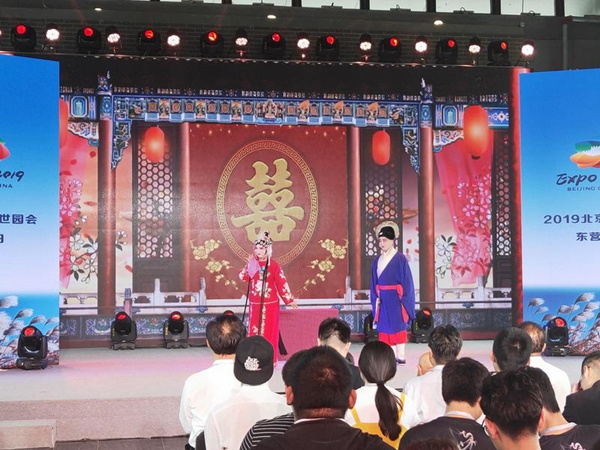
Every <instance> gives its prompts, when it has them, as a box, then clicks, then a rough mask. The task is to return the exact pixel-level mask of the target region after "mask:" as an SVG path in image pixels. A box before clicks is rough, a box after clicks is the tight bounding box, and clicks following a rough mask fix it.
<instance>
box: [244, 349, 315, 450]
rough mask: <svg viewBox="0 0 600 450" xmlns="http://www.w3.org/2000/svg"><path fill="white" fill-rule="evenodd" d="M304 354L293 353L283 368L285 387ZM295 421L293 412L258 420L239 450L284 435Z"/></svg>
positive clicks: (247, 448) (248, 449) (248, 448)
mask: <svg viewBox="0 0 600 450" xmlns="http://www.w3.org/2000/svg"><path fill="white" fill-rule="evenodd" d="M304 352H306V350H300V351H298V352H296V353H294V354H293V355H292V356H291V357H290V359H288V360H287V362H286V363H285V365H284V366H283V369H282V370H281V378H283V383H284V384H285V385H286V387H287V386H290V385H291V379H292V371H293V370H294V367H295V365H296V364H297V363H298V360H299V359H300V357H301V356H302V355H303V354H304ZM295 420H296V419H295V418H294V413H293V412H289V413H287V414H284V415H282V416H277V417H274V418H273V419H265V420H259V421H258V422H256V424H255V425H254V426H253V427H252V428H250V431H248V433H247V434H246V437H245V438H244V440H243V441H242V445H241V447H240V450H250V449H251V448H252V447H254V446H255V445H256V444H258V443H259V442H260V441H262V440H263V439H266V438H268V437H271V436H276V435H279V434H283V433H285V432H286V431H287V430H288V429H289V428H290V427H291V426H292V425H293V424H294V421H295Z"/></svg>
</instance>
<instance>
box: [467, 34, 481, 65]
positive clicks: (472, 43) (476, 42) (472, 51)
mask: <svg viewBox="0 0 600 450" xmlns="http://www.w3.org/2000/svg"><path fill="white" fill-rule="evenodd" d="M467 50H469V55H471V64H472V65H474V66H476V65H477V63H478V60H479V53H481V39H479V38H478V37H477V36H473V37H472V38H471V39H469V46H468V47H467Z"/></svg>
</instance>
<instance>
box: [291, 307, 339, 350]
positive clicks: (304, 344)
mask: <svg viewBox="0 0 600 450" xmlns="http://www.w3.org/2000/svg"><path fill="white" fill-rule="evenodd" d="M338 315H339V311H338V310H337V309H334V308H299V309H290V308H288V309H283V310H281V311H280V315H279V332H280V333H281V338H282V339H283V343H284V345H285V348H286V350H287V355H280V356H279V359H280V360H286V359H288V358H289V357H290V356H292V355H293V354H294V353H296V352H297V351H298V350H304V349H307V348H311V347H314V346H315V345H317V337H318V333H319V325H320V324H321V322H322V321H323V320H325V319H327V318H328V317H338Z"/></svg>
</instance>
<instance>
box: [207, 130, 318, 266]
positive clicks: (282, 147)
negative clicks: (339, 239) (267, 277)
mask: <svg viewBox="0 0 600 450" xmlns="http://www.w3.org/2000/svg"><path fill="white" fill-rule="evenodd" d="M260 151H271V152H276V153H282V154H283V155H284V156H285V157H286V160H289V161H291V162H293V163H295V164H296V166H297V168H298V169H299V170H300V172H301V173H302V175H303V176H304V180H305V181H306V187H305V188H304V189H303V190H305V191H307V192H308V196H309V199H310V212H309V214H308V221H307V224H306V228H305V230H304V232H303V234H302V237H301V238H300V240H299V241H298V242H297V243H296V244H295V245H293V247H292V248H291V250H289V251H288V252H287V253H284V254H283V255H281V256H278V255H276V258H277V261H278V262H279V263H280V264H281V265H285V264H288V263H289V262H291V261H293V260H294V259H295V258H296V257H297V256H298V255H299V254H300V253H302V251H303V250H304V249H305V248H306V246H307V245H308V243H309V242H310V239H311V237H312V235H313V233H314V231H315V227H316V225H317V216H318V209H319V197H318V194H317V185H316V183H315V179H314V177H313V175H312V172H311V171H310V169H309V167H308V165H307V164H306V161H304V159H303V158H302V157H301V156H300V155H299V154H298V152H296V151H295V150H294V149H293V148H291V147H290V146H289V145H286V144H284V143H282V142H278V141H273V140H260V141H255V142H251V143H250V144H247V145H245V146H244V147H242V148H241V149H240V150H238V151H237V152H236V153H235V155H233V157H232V158H231V159H230V160H229V161H228V162H227V165H226V166H225V169H224V170H223V173H222V174H221V177H220V179H219V185H218V188H217V220H218V222H219V228H220V229H221V232H222V233H223V236H224V238H225V242H227V245H228V246H229V248H231V250H232V251H233V252H234V253H235V254H236V255H237V256H238V257H239V258H240V259H242V260H246V259H248V256H249V253H248V251H247V250H244V248H243V247H242V246H241V245H240V244H239V243H238V242H237V241H236V239H235V238H234V236H233V234H232V232H231V229H230V223H231V219H232V218H233V217H228V213H227V212H226V209H225V204H226V191H227V186H228V185H229V184H230V180H231V175H232V173H233V172H234V170H235V169H236V167H238V165H239V164H240V162H241V161H242V160H243V159H244V158H246V157H247V156H249V155H252V154H253V153H256V152H260ZM246 182H248V181H246ZM246 187H248V185H247V184H246ZM230 215H231V216H233V215H232V214H230ZM304 217H305V218H306V215H305V216H304ZM302 221H304V219H303V220H302ZM260 231H264V230H259V232H260ZM274 240H275V239H274ZM248 241H249V244H252V243H253V241H254V237H252V238H250V237H248Z"/></svg>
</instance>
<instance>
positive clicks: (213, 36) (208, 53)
mask: <svg viewBox="0 0 600 450" xmlns="http://www.w3.org/2000/svg"><path fill="white" fill-rule="evenodd" d="M200 54H201V55H202V57H203V58H220V57H221V56H223V36H221V34H220V33H217V32H216V31H215V30H210V31H207V32H206V33H204V34H203V35H202V37H201V38H200Z"/></svg>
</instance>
